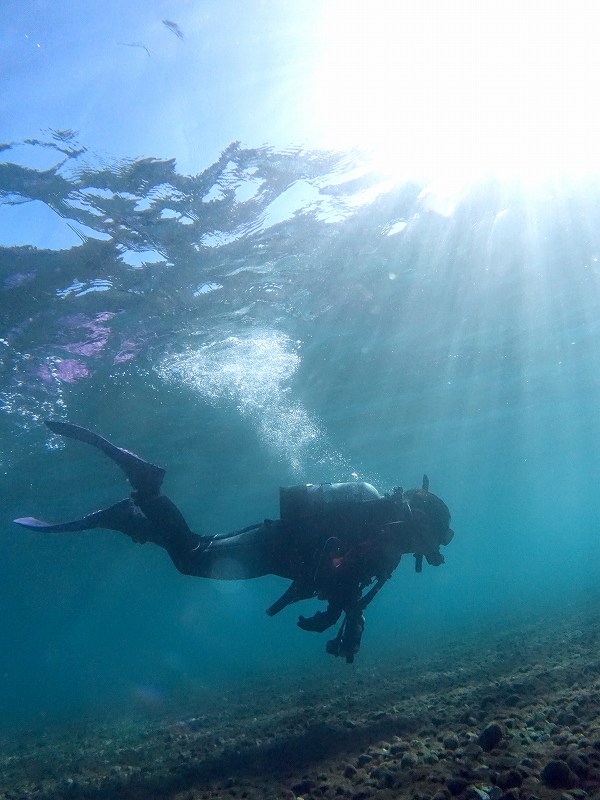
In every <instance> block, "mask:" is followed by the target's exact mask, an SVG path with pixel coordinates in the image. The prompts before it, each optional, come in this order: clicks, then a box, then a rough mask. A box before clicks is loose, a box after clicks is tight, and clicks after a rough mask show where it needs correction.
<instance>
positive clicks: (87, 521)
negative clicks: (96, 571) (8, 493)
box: [13, 498, 157, 542]
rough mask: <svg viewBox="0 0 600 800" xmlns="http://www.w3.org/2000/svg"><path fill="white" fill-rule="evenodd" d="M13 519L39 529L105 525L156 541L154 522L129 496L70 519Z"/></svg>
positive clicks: (64, 530) (59, 530)
mask: <svg viewBox="0 0 600 800" xmlns="http://www.w3.org/2000/svg"><path fill="white" fill-rule="evenodd" d="M13 522H15V523H16V524H17V525H21V526H22V527H23V528H28V529H29V530H32V531H41V532H42V533H74V532H76V531H89V530H92V529H94V528H106V529H108V530H111V531H120V532H121V533H124V534H126V535H127V536H129V537H131V538H132V539H133V540H134V541H136V542H148V541H156V539H157V536H156V529H155V527H154V525H152V523H151V522H150V520H149V519H148V518H147V517H146V516H144V514H143V513H142V512H141V510H140V509H139V508H138V507H137V506H136V505H135V503H134V502H133V500H131V499H130V498H128V499H127V500H121V501H120V502H118V503H115V504H114V506H110V507H109V508H103V509H101V510H100V511H94V513H93V514H88V515H87V516H85V517H82V518H81V519H75V520H72V521H71V522H58V523H56V524H53V523H51V522H44V521H43V520H41V519H36V518H35V517H20V518H19V519H14V520H13Z"/></svg>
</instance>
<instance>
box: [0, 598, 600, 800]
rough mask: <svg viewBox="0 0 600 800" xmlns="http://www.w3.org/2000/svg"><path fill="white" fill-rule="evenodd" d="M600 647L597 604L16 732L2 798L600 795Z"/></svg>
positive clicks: (515, 798)
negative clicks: (174, 703) (364, 662)
mask: <svg viewBox="0 0 600 800" xmlns="http://www.w3.org/2000/svg"><path fill="white" fill-rule="evenodd" d="M599 643H600V607H599V608H598V609H595V608H591V607H588V608H587V609H584V610H582V609H579V610H577V611H573V612H571V613H568V612H565V614H564V615H563V616H562V617H561V618H560V619H556V618H555V617H554V618H553V619H552V624H551V625H549V624H548V621H547V620H545V619H538V620H537V621H534V622H530V623H528V624H520V625H516V626H513V627H512V628H511V629H504V630H503V631H502V632H498V633H495V634H490V633H488V634H485V635H484V634H479V635H477V636H475V635H473V636H471V637H470V638H465V637H461V639H460V640H457V641H455V642H451V643H448V642H446V643H445V644H444V645H443V646H439V647H437V648H436V647H430V648H429V649H428V652H427V653H426V654H421V655H416V656H415V655H413V656H410V657H407V658H401V657H400V654H395V655H394V657H391V658H390V659H389V661H386V662H385V663H384V662H381V663H379V664H378V665H377V666H375V667H374V666H372V665H371V666H369V667H368V668H366V667H361V666H360V664H359V663H358V662H357V664H356V665H354V666H353V667H352V668H346V665H343V664H341V663H340V665H339V666H340V670H339V677H336V678H335V679H333V680H332V679H331V673H329V675H330V677H329V679H328V680H327V681H323V680H320V679H319V676H318V675H316V676H313V675H304V676H302V677H299V676H297V675H295V676H293V675H288V676H285V675H281V674H280V675H278V676H273V678H272V679H271V680H270V681H269V682H268V683H266V682H265V681H264V680H262V681H261V682H260V683H258V682H252V681H251V680H249V681H248V683H247V684H244V685H239V684H238V685H237V686H236V687H235V688H230V689H228V690H224V692H223V694H222V695H221V696H220V697H219V698H214V696H213V697H212V701H211V702H202V703H200V702H198V703H197V704H195V703H194V702H192V701H190V706H189V708H185V709H181V708H180V709H178V710H177V713H174V712H173V711H171V712H170V713H165V714H164V715H162V716H161V717H159V718H153V719H152V720H148V719H141V718H137V719H121V720H119V721H117V722H114V723H107V722H103V723H102V724H100V723H97V724H95V725H93V724H86V725H85V726H81V727H78V728H76V729H75V728H70V729H62V730H46V731H43V732H40V731H39V730H38V731H37V732H36V733H35V734H34V733H30V734H27V733H21V734H20V735H19V736H9V735H4V736H3V737H2V739H1V741H0V745H1V748H0V800H9V798H10V800H15V799H16V798H38V800H40V799H41V800H58V798H73V799H76V798H92V799H99V798H106V799H108V798H117V797H118V798H124V799H127V798H136V800H137V799H138V798H139V800H141V799H142V798H144V799H147V798H177V799H178V800H184V799H185V800H192V799H193V798H194V799H195V798H206V800H208V799H209V798H211V799H212V798H228V800H231V799H232V798H234V799H235V798H240V799H241V800H258V799H259V798H261V800H262V799H264V798H288V799H289V800H293V798H295V797H302V798H304V799H305V800H309V799H310V798H325V799H327V798H352V800H366V798H389V799H390V800H391V799H392V798H404V797H406V798H416V799H418V800H427V799H428V798H435V800H449V798H452V797H456V798H459V800H502V799H504V800H519V798H523V800H525V799H526V798H531V799H532V800H533V798H540V800H545V798H555V799H556V800H559V798H562V800H569V799H570V798H573V800H585V798H588V797H590V798H595V797H598V798H600V657H599V655H598V646H599ZM336 674H337V673H336ZM199 709H200V711H199Z"/></svg>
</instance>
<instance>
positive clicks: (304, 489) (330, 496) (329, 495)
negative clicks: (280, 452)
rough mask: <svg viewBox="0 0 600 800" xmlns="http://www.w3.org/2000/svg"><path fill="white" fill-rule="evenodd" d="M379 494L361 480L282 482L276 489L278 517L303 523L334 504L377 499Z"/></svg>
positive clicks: (293, 523) (286, 520)
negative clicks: (317, 482)
mask: <svg viewBox="0 0 600 800" xmlns="http://www.w3.org/2000/svg"><path fill="white" fill-rule="evenodd" d="M380 499H381V495H380V494H379V492H378V491H377V489H376V488H375V487H374V486H371V484H370V483H365V482H364V481H357V482H351V483H320V484H314V483H305V484H300V485H298V486H282V487H280V489H279V511H280V516H281V519H282V520H283V521H284V522H287V523H288V524H290V525H295V524H303V523H306V521H307V519H310V518H311V517H314V516H320V515H322V514H323V513H325V512H326V511H327V510H330V511H334V510H335V507H336V506H337V507H338V509H337V510H339V507H340V506H345V505H347V504H351V505H355V504H356V503H364V502H368V501H373V500H380Z"/></svg>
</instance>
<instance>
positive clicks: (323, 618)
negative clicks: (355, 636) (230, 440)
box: [298, 600, 343, 633]
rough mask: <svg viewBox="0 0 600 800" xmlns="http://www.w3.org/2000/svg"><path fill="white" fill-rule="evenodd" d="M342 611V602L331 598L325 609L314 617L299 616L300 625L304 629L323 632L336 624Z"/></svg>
mask: <svg viewBox="0 0 600 800" xmlns="http://www.w3.org/2000/svg"><path fill="white" fill-rule="evenodd" d="M342 611H343V607H342V605H341V604H340V603H338V602H333V601H331V600H330V601H329V603H328V604H327V608H326V609H325V611H317V613H316V614H313V615H312V617H303V616H300V617H298V627H299V628H302V630H303V631H315V632H316V633H323V631H326V630H327V628H331V626H332V625H335V623H336V622H337V621H338V619H339V618H340V615H341V613H342Z"/></svg>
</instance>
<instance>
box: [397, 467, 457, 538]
mask: <svg viewBox="0 0 600 800" xmlns="http://www.w3.org/2000/svg"><path fill="white" fill-rule="evenodd" d="M402 499H403V500H404V502H406V503H408V506H409V508H410V510H411V512H412V513H413V514H414V513H415V512H421V513H422V514H424V515H425V517H426V518H427V521H428V522H429V524H430V525H431V527H432V528H433V531H434V533H435V535H436V538H437V539H438V541H439V543H440V544H443V545H447V544H450V542H451V541H452V538H453V537H454V531H453V530H452V529H451V528H450V510H449V509H448V506H447V505H446V503H444V501H443V500H441V499H440V498H439V497H438V496H437V495H435V494H433V492H430V491H429V479H428V477H427V475H423V486H422V488H421V489H408V490H407V491H406V492H404V493H403V496H402Z"/></svg>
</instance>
